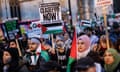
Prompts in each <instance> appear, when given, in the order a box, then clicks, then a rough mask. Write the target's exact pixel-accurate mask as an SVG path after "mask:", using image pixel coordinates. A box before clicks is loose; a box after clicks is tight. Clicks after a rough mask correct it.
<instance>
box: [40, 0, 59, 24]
mask: <svg viewBox="0 0 120 72" xmlns="http://www.w3.org/2000/svg"><path fill="white" fill-rule="evenodd" d="M39 13H40V21H41V22H44V21H50V22H51V21H55V20H61V8H60V4H59V3H58V2H53V3H43V4H40V8H39Z"/></svg>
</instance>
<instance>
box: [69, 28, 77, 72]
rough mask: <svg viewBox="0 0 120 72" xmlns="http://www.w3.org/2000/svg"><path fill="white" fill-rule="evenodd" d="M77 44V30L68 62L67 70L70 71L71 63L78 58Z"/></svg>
mask: <svg viewBox="0 0 120 72" xmlns="http://www.w3.org/2000/svg"><path fill="white" fill-rule="evenodd" d="M76 44H77V35H76V30H75V31H74V36H73V41H72V47H71V52H70V56H69V59H68V64H67V72H70V69H71V64H72V63H73V62H74V61H75V59H76V58H77V46H76Z"/></svg>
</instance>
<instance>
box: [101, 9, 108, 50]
mask: <svg viewBox="0 0 120 72" xmlns="http://www.w3.org/2000/svg"><path fill="white" fill-rule="evenodd" d="M102 11H103V16H104V27H105V35H106V41H107V49H109V48H110V45H109V33H108V29H107V16H106V7H102Z"/></svg>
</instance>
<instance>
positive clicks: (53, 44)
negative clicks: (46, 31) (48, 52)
mask: <svg viewBox="0 0 120 72" xmlns="http://www.w3.org/2000/svg"><path fill="white" fill-rule="evenodd" d="M51 38H52V48H53V49H54V47H55V43H54V38H53V34H51Z"/></svg>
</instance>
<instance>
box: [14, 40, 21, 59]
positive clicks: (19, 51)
mask: <svg viewBox="0 0 120 72" xmlns="http://www.w3.org/2000/svg"><path fill="white" fill-rule="evenodd" d="M15 41H16V44H17V49H18V53H19V56H20V57H22V53H21V50H20V46H19V43H18V39H15Z"/></svg>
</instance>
